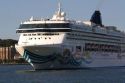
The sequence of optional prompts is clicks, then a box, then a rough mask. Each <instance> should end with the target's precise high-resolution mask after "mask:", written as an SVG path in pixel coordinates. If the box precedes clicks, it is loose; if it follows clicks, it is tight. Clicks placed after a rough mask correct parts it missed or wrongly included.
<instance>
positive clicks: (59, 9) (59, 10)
mask: <svg viewBox="0 0 125 83" xmlns="http://www.w3.org/2000/svg"><path fill="white" fill-rule="evenodd" d="M58 14H59V15H61V3H60V2H59V3H58Z"/></svg>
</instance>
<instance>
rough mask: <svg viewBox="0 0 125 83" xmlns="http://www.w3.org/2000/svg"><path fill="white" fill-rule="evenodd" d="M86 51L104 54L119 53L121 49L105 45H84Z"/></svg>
mask: <svg viewBox="0 0 125 83" xmlns="http://www.w3.org/2000/svg"><path fill="white" fill-rule="evenodd" d="M85 50H86V51H104V52H120V51H121V47H120V46H116V45H105V44H93V43H86V44H85Z"/></svg>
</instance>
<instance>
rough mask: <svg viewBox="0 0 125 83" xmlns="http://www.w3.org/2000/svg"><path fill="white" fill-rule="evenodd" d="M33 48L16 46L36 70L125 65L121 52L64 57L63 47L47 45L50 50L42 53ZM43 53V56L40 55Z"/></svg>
mask: <svg viewBox="0 0 125 83" xmlns="http://www.w3.org/2000/svg"><path fill="white" fill-rule="evenodd" d="M31 48H32V49H30V47H20V46H16V49H17V51H18V52H19V53H20V54H21V55H22V56H23V57H24V58H25V60H26V61H28V62H29V63H30V64H31V65H32V66H33V68H34V69H35V70H38V69H62V68H91V67H113V66H125V55H123V54H120V53H108V52H103V53H102V52H84V53H82V54H83V55H81V56H80V57H75V56H74V55H71V56H70V57H63V56H61V55H60V54H62V51H61V48H57V47H55V48H54V47H53V48H51V47H47V49H48V50H46V52H45V53H47V54H44V52H42V51H41V53H40V52H38V50H37V51H35V50H34V49H33V48H34V47H31ZM36 48H38V47H35V49H36ZM28 49H30V50H32V52H31V51H28ZM39 49H40V50H43V49H44V51H45V47H39ZM52 50H53V53H52ZM47 51H48V52H47ZM41 55H42V57H43V58H42V57H40V56H41ZM44 56H45V57H44ZM47 57H48V58H47Z"/></svg>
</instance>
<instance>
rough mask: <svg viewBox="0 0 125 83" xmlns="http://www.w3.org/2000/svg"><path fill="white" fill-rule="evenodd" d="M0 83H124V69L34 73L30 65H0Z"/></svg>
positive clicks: (43, 71) (42, 71)
mask: <svg viewBox="0 0 125 83" xmlns="http://www.w3.org/2000/svg"><path fill="white" fill-rule="evenodd" d="M0 83H125V67H114V68H92V69H77V70H41V71H34V70H33V69H32V67H31V66H30V65H0Z"/></svg>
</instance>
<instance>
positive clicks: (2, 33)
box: [0, 0, 125, 39]
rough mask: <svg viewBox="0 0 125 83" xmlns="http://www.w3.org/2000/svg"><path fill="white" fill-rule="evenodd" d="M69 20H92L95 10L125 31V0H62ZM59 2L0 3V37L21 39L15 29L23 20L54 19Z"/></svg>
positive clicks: (20, 0) (5, 0)
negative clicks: (34, 18) (98, 10)
mask: <svg viewBox="0 0 125 83" xmlns="http://www.w3.org/2000/svg"><path fill="white" fill-rule="evenodd" d="M60 1H61V3H62V8H63V10H64V11H65V12H66V13H67V18H69V19H75V20H82V21H84V20H89V19H90V17H91V15H92V14H93V12H94V10H96V9H100V11H101V12H102V18H103V20H102V21H103V24H104V25H114V26H117V27H118V28H119V29H120V30H124V31H125V0H60ZM58 2H59V0H0V38H2V39H7V38H12V39H18V34H16V29H17V28H18V26H19V24H20V23H21V21H25V20H27V19H29V18H30V17H31V16H34V17H36V18H44V17H46V18H51V17H52V15H53V14H54V13H55V11H56V10H57V3H58Z"/></svg>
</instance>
